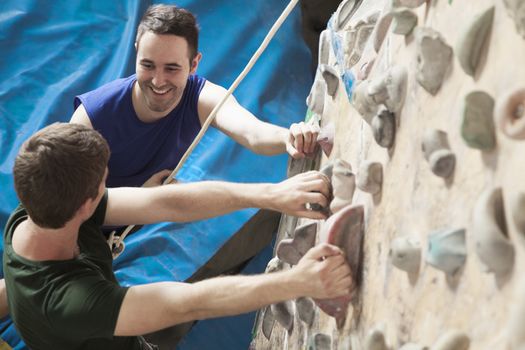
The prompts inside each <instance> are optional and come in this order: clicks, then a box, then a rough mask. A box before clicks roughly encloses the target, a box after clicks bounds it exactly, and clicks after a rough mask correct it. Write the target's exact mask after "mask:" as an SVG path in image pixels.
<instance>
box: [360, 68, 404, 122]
mask: <svg viewBox="0 0 525 350" xmlns="http://www.w3.org/2000/svg"><path fill="white" fill-rule="evenodd" d="M406 93H407V71H406V69H405V68H404V67H402V66H394V67H392V68H390V69H388V70H387V71H386V72H385V73H384V74H383V75H381V76H379V77H378V78H375V79H373V80H372V81H371V82H370V84H369V85H368V94H369V95H370V96H371V97H372V99H373V100H374V102H375V103H376V104H380V103H382V104H384V105H385V106H386V108H387V109H388V110H389V111H390V112H392V113H398V112H399V111H400V110H401V107H403V104H404V103H405V97H406Z"/></svg>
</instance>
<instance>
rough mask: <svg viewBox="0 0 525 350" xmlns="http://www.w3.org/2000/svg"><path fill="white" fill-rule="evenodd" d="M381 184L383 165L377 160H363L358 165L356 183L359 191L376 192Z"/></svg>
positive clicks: (379, 189)
mask: <svg viewBox="0 0 525 350" xmlns="http://www.w3.org/2000/svg"><path fill="white" fill-rule="evenodd" d="M382 184H383V166H382V165H381V163H379V162H372V161H368V160H365V161H363V162H362V163H361V165H360V167H359V172H358V173H357V180H356V185H357V188H359V189H360V190H361V191H364V192H368V193H371V194H374V195H375V194H377V193H379V192H380V191H381V186H382Z"/></svg>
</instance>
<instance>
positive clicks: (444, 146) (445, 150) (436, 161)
mask: <svg viewBox="0 0 525 350" xmlns="http://www.w3.org/2000/svg"><path fill="white" fill-rule="evenodd" d="M421 148H422V149H423V153H424V155H425V159H426V160H427V161H428V162H429V164H430V169H431V170H432V172H433V173H434V174H436V175H437V176H440V177H443V178H447V177H449V176H450V175H452V173H453V172H454V168H455V166H456V156H455V155H454V153H452V152H451V151H450V147H449V145H448V140H447V134H446V133H445V132H444V131H442V130H429V131H427V132H426V133H425V135H423V143H422V147H421Z"/></svg>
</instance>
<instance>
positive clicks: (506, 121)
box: [495, 87, 525, 140]
mask: <svg viewBox="0 0 525 350" xmlns="http://www.w3.org/2000/svg"><path fill="white" fill-rule="evenodd" d="M495 111H496V112H495V114H496V120H497V123H498V126H499V128H500V129H501V131H502V132H503V133H504V134H505V135H506V136H508V137H510V138H511V139H515V140H524V139H525V87H521V88H518V89H513V90H509V91H508V92H506V93H504V94H503V95H502V97H500V98H499V99H498V101H497V103H496V107H495Z"/></svg>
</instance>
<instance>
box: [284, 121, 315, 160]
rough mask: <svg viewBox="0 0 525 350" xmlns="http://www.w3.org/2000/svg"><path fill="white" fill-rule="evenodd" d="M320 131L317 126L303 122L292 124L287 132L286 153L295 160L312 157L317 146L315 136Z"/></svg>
mask: <svg viewBox="0 0 525 350" xmlns="http://www.w3.org/2000/svg"><path fill="white" fill-rule="evenodd" d="M320 131H321V130H320V128H319V126H318V125H315V124H307V123H305V122H300V123H294V124H292V125H291V126H290V129H289V130H288V139H287V140H286V151H287V152H288V154H289V155H290V156H292V157H293V158H296V159H300V158H304V157H306V156H309V155H312V154H313V153H314V151H315V148H316V146H317V136H318V135H319V132H320Z"/></svg>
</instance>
